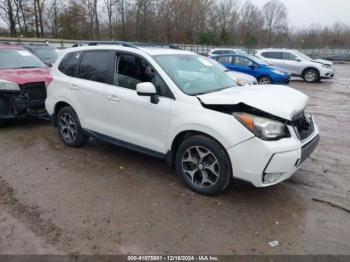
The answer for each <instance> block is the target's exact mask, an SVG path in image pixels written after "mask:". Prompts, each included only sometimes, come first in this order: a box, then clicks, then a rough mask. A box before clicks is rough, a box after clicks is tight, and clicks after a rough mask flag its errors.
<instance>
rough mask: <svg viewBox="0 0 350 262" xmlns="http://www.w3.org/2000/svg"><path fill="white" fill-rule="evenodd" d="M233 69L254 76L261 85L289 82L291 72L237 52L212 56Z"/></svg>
mask: <svg viewBox="0 0 350 262" xmlns="http://www.w3.org/2000/svg"><path fill="white" fill-rule="evenodd" d="M211 58H213V59H215V60H216V61H218V62H219V63H221V64H223V65H224V66H225V67H226V68H227V69H229V70H231V71H237V72H241V73H245V74H248V75H252V76H254V77H255V78H256V79H258V82H259V84H260V85H269V84H289V81H290V74H289V73H288V72H286V71H284V70H283V69H280V68H277V67H274V66H271V65H269V64H267V63H266V62H264V61H262V60H260V59H259V58H257V57H255V56H250V55H247V56H244V55H235V54H226V55H217V56H212V57H211Z"/></svg>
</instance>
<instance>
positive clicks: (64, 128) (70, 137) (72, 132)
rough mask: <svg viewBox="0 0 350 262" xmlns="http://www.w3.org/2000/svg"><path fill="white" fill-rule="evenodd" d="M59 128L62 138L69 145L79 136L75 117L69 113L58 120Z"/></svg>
mask: <svg viewBox="0 0 350 262" xmlns="http://www.w3.org/2000/svg"><path fill="white" fill-rule="evenodd" d="M58 128H59V131H60V133H61V135H62V138H63V139H64V140H65V141H66V142H67V143H71V142H73V141H74V140H75V139H76V137H77V135H78V132H77V124H76V123H75V120H74V118H73V116H72V115H71V114H69V113H64V114H62V115H61V117H60V119H59V120H58Z"/></svg>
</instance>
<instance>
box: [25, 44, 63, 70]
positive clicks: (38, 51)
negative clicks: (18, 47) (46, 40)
mask: <svg viewBox="0 0 350 262" xmlns="http://www.w3.org/2000/svg"><path fill="white" fill-rule="evenodd" d="M22 47H24V48H26V49H28V50H29V51H31V52H32V53H33V54H34V55H35V56H37V57H38V58H40V60H42V61H43V62H44V63H45V64H47V65H49V66H51V65H52V64H53V63H54V62H55V61H56V59H57V57H58V54H59V50H58V49H57V48H54V47H52V46H48V45H39V44H38V45H22Z"/></svg>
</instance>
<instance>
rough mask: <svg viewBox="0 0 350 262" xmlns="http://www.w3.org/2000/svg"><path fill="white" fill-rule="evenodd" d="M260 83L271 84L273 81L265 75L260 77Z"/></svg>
mask: <svg viewBox="0 0 350 262" xmlns="http://www.w3.org/2000/svg"><path fill="white" fill-rule="evenodd" d="M259 84H260V85H270V84H271V81H270V79H268V78H267V77H263V78H261V79H260V81H259Z"/></svg>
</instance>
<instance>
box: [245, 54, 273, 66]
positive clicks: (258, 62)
mask: <svg viewBox="0 0 350 262" xmlns="http://www.w3.org/2000/svg"><path fill="white" fill-rule="evenodd" d="M247 57H248V58H250V59H251V60H253V61H254V62H255V63H257V64H258V65H269V63H266V62H265V61H264V60H262V59H260V58H258V57H256V56H252V55H247Z"/></svg>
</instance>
